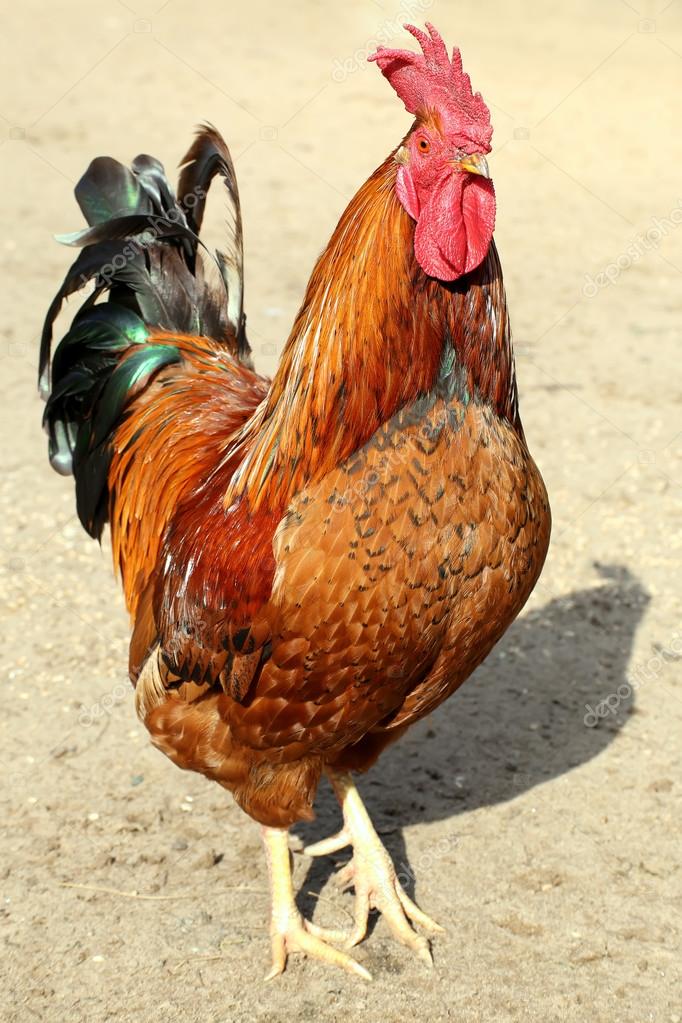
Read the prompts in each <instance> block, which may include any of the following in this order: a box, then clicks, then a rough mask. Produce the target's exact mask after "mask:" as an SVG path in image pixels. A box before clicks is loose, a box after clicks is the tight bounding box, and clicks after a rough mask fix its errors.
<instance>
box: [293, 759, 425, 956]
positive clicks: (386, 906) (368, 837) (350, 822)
mask: <svg viewBox="0 0 682 1023" xmlns="http://www.w3.org/2000/svg"><path fill="white" fill-rule="evenodd" d="M327 774H328V776H329V780H330V781H331V783H332V786H333V787H334V791H335V793H336V796H337V799H338V801H339V803H340V804H341V808H342V810H343V820H344V826H343V828H342V830H341V831H340V832H339V833H338V834H337V835H334V836H333V837H332V838H327V839H324V840H323V841H321V842H316V843H315V844H314V845H311V846H307V847H306V849H305V852H306V853H308V854H309V855H311V856H324V855H326V854H327V853H330V852H336V851H337V850H338V849H342V848H344V846H346V845H352V847H353V858H352V860H351V861H350V863H349V864H347V866H346V867H344V868H343V869H342V870H341V871H340V880H341V881H342V883H343V885H344V887H350V886H351V885H352V886H353V888H354V889H355V926H354V927H353V930H352V931H351V933H350V934H349V935H348V937H347V939H346V945H347V947H348V948H351V947H352V946H353V945H357V943H358V942H359V941H362V939H363V938H364V937H365V934H366V933H367V919H368V917H369V911H370V909H378V910H380V912H381V913H382V914H383V916H384V918H385V919H386V922H387V924H388V926H389V927H390V929H391V931H392V932H393V935H394V936H395V937H396V938H397V939H398V941H401V942H402V943H403V944H404V945H407V947H408V948H411V949H412V950H413V951H414V952H416V954H417V955H418V956H419V958H420V959H422V960H423V961H424V962H426V963H428V964H429V966H431V965H432V962H433V961H432V958H431V950H430V948H429V943H428V941H427V940H426V938H425V937H423V935H421V934H417V933H416V932H415V931H414V930H413V929H412V927H411V926H410V921H412V922H413V923H415V924H420V925H421V926H422V927H424V928H425V929H426V930H429V931H432V932H440V933H444V931H443V928H442V927H441V926H440V925H439V924H437V923H436V922H435V921H434V920H432V919H431V918H430V917H429V916H427V915H426V913H423V912H422V910H421V909H420V908H419V906H416V905H415V903H414V902H413V901H412V899H411V898H410V897H409V895H407V893H406V892H405V890H404V889H403V886H402V885H401V883H400V881H399V880H398V877H397V875H396V872H395V867H394V866H393V862H392V860H391V857H390V856H389V855H388V853H387V851H386V849H385V848H384V845H383V843H382V841H381V839H380V838H379V836H378V835H377V833H376V831H375V829H374V825H373V824H372V821H371V819H370V816H369V814H368V813H367V810H366V809H365V805H364V803H363V802H362V800H361V798H360V793H359V792H358V790H357V788H356V787H355V783H354V781H353V779H352V777H351V776H350V774H341V773H336V772H335V771H331V770H328V771H327Z"/></svg>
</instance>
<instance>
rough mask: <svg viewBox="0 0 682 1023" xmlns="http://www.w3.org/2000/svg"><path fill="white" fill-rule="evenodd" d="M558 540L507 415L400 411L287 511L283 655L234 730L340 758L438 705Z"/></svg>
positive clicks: (280, 610)
mask: <svg viewBox="0 0 682 1023" xmlns="http://www.w3.org/2000/svg"><path fill="white" fill-rule="evenodd" d="M548 540H549V508H548V503H547V496H546V492H545V489H544V486H543V483H542V479H541V477H540V475H539V472H538V470H537V468H536V466H535V464H534V462H533V460H532V458H531V457H530V455H529V454H528V451H527V448H526V445H525V442H524V441H523V440H522V439H521V437H520V436H519V435H518V433H517V432H516V431H515V430H514V429H513V428H512V427H511V426H510V425H509V424H508V423H506V422H504V421H502V420H500V419H498V418H497V417H496V416H495V415H494V413H493V412H492V411H491V410H490V409H489V408H487V407H486V406H483V405H478V404H476V403H474V402H471V403H469V404H467V405H463V404H459V403H456V402H449V403H446V402H445V401H443V400H439V401H436V402H435V403H431V404H430V405H429V406H428V407H426V408H424V407H420V406H419V405H417V406H415V407H413V408H411V409H407V410H404V411H403V412H401V413H400V414H399V415H397V416H395V417H394V419H393V420H391V421H390V422H389V423H387V424H385V425H384V426H383V427H382V428H381V429H380V430H379V431H378V432H377V433H376V434H375V435H374V437H373V438H372V439H371V440H370V442H369V443H368V444H367V445H366V446H365V447H364V448H362V449H361V450H360V451H358V452H357V453H356V454H355V455H354V456H352V457H351V458H350V459H349V460H348V461H347V462H345V463H344V464H342V465H341V466H339V467H338V468H337V469H336V470H334V471H333V472H331V473H329V474H328V475H327V476H325V477H324V478H323V479H322V480H321V481H320V482H319V483H317V484H315V485H314V486H310V487H308V488H307V489H306V490H304V491H303V492H301V493H300V494H299V495H298V496H297V498H296V499H295V500H294V501H293V503H292V505H291V507H290V508H289V511H288V513H287V515H286V517H285V519H284V520H283V521H282V523H281V525H280V527H279V529H278V531H277V535H276V538H275V556H276V561H277V571H276V575H275V582H274V587H273V593H272V598H271V600H270V602H269V604H268V606H267V608H266V609H265V613H266V615H267V618H268V623H269V627H270V631H271V635H272V654H271V657H270V659H269V661H268V663H267V664H266V665H265V666H264V668H263V672H262V675H261V678H260V680H259V683H258V688H257V693H256V694H255V698H254V699H253V700H252V701H250V704H249V707H248V708H244V709H243V712H242V713H241V714H239V715H238V717H239V720H238V721H237V720H235V721H234V722H233V724H232V727H233V732H234V733H235V738H238V739H242V741H244V742H246V743H248V744H249V745H252V746H253V745H256V746H259V747H260V748H262V749H265V748H270V749H272V748H273V747H275V748H279V749H280V750H282V751H284V750H285V749H289V750H290V751H291V755H292V756H293V755H294V753H295V751H296V753H297V754H298V755H300V753H301V752H303V751H304V750H305V752H308V753H319V754H322V755H323V756H326V757H328V758H330V759H333V758H334V757H336V756H338V754H339V753H340V751H342V750H343V749H345V748H346V747H348V746H350V745H352V744H354V743H357V742H358V741H359V740H360V739H362V738H363V736H365V735H366V734H367V733H368V732H372V731H374V732H376V730H388V731H391V730H394V729H397V728H402V727H403V726H405V725H407V724H409V723H410V722H411V721H412V720H414V719H416V718H417V717H419V716H421V715H423V714H424V713H427V712H428V711H429V710H431V709H432V708H433V707H434V706H435V705H437V704H438V703H439V702H440V701H441V700H442V699H444V698H445V697H446V696H447V695H448V694H449V693H450V692H452V691H453V690H454V689H455V688H456V687H457V686H458V685H459V684H460V683H461V682H463V681H464V679H465V678H466V677H467V676H468V675H469V674H470V673H471V671H473V669H474V668H475V667H476V666H477V664H479V663H480V661H481V660H482V659H483V658H484V657H485V656H486V654H487V653H488V652H489V650H490V649H491V647H492V646H493V644H494V643H495V642H496V641H497V640H498V639H499V638H500V636H501V635H502V633H503V632H504V630H505V629H506V628H507V626H508V625H509V624H510V623H511V622H512V621H513V619H514V618H515V616H516V615H517V614H518V612H519V611H520V609H521V607H522V606H523V604H524V603H525V601H526V599H527V597H528V595H529V594H530V592H531V590H532V588H533V585H534V584H535V581H536V580H537V577H538V575H539V572H540V569H541V567H542V563H543V561H544V557H545V553H546V550H547V545H548Z"/></svg>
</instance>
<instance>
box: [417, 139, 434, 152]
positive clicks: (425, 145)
mask: <svg viewBox="0 0 682 1023" xmlns="http://www.w3.org/2000/svg"><path fill="white" fill-rule="evenodd" d="M417 145H418V146H419V152H420V153H428V151H429V149H430V148H431V143H430V142H429V140H428V139H424V138H421V139H419V142H418V143H417Z"/></svg>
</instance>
